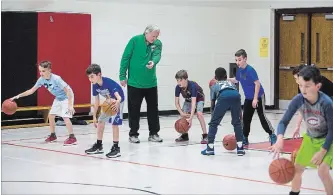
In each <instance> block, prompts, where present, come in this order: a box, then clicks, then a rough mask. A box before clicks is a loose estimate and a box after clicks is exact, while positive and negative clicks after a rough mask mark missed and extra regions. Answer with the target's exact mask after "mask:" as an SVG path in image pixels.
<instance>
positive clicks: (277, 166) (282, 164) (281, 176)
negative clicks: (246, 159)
mask: <svg viewBox="0 0 333 195" xmlns="http://www.w3.org/2000/svg"><path fill="white" fill-rule="evenodd" d="M268 170H269V176H270V178H271V179H272V180H273V181H274V182H275V183H278V184H286V183H289V182H291V181H292V180H293V178H294V176H295V172H296V171H295V166H294V164H293V163H292V162H291V161H290V160H288V159H285V158H279V159H276V160H273V161H272V162H271V164H270V165H269V169H268Z"/></svg>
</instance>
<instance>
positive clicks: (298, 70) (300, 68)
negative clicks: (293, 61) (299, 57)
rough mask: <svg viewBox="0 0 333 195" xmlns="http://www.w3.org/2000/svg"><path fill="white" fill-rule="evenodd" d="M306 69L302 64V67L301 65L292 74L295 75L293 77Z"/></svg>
mask: <svg viewBox="0 0 333 195" xmlns="http://www.w3.org/2000/svg"><path fill="white" fill-rule="evenodd" d="M305 67H306V65H305V64H301V65H299V66H296V67H295V68H294V69H293V71H292V74H293V75H298V73H299V72H300V71H301V70H302V69H303V68H305Z"/></svg>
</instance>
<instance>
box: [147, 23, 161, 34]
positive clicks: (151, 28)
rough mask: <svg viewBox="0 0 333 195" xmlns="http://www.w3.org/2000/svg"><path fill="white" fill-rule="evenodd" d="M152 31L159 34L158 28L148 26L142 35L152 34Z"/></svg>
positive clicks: (151, 25)
mask: <svg viewBox="0 0 333 195" xmlns="http://www.w3.org/2000/svg"><path fill="white" fill-rule="evenodd" d="M154 31H158V32H160V28H159V27H158V26H157V25H154V24H150V25H148V26H147V27H146V29H145V32H144V33H145V34H147V33H151V32H154Z"/></svg>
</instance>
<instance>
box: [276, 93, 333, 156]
mask: <svg viewBox="0 0 333 195" xmlns="http://www.w3.org/2000/svg"><path fill="white" fill-rule="evenodd" d="M297 110H299V111H300V113H301V114H302V116H303V119H304V121H305V123H306V126H307V129H306V133H307V134H308V135H309V136H310V137H312V138H323V137H326V140H325V143H324V145H323V148H325V149H326V150H328V149H329V148H330V146H331V144H332V141H333V101H332V99H331V98H330V97H329V96H327V95H326V94H324V93H323V92H321V91H320V92H319V98H318V100H317V102H316V103H314V104H311V103H310V102H308V101H307V100H306V99H305V98H304V97H303V95H302V94H298V95H296V96H295V97H294V98H293V99H292V100H291V102H290V104H289V106H288V110H287V111H286V113H285V114H284V116H283V118H282V119H281V121H280V122H279V124H278V127H277V132H278V135H279V134H282V135H284V133H285V131H286V128H287V126H288V124H289V122H290V120H291V118H292V117H293V115H294V114H295V112H297Z"/></svg>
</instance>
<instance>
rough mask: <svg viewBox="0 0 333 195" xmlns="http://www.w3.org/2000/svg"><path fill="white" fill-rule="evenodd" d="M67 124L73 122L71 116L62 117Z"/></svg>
mask: <svg viewBox="0 0 333 195" xmlns="http://www.w3.org/2000/svg"><path fill="white" fill-rule="evenodd" d="M62 119H64V122H65V123H66V124H71V123H72V121H71V120H70V119H69V118H62Z"/></svg>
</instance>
